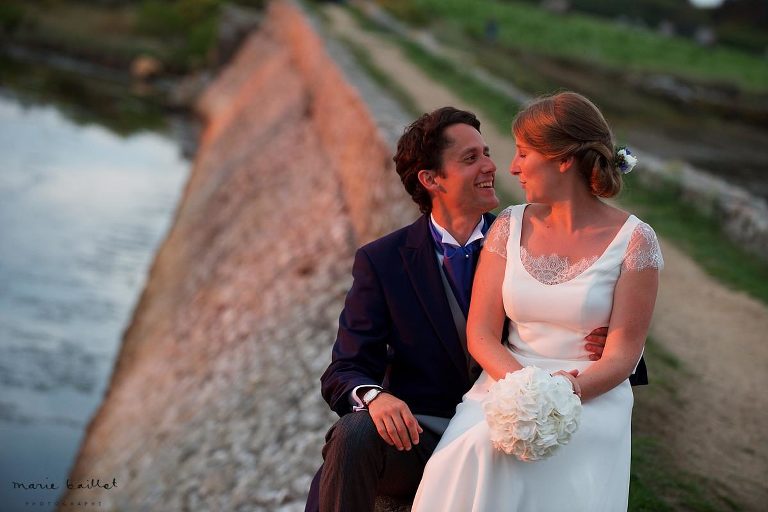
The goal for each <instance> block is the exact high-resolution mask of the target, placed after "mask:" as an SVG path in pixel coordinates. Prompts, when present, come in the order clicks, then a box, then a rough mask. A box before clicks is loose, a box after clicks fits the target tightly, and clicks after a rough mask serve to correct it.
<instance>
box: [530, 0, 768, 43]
mask: <svg viewBox="0 0 768 512" xmlns="http://www.w3.org/2000/svg"><path fill="white" fill-rule="evenodd" d="M522 1H523V2H526V3H529V4H536V5H541V4H545V5H549V6H550V7H551V8H554V9H561V10H570V11H574V12H582V13H587V14H593V15H596V16H600V17H603V18H608V19H611V20H619V21H622V22H625V23H632V24H635V25H640V26H644V27H647V28H650V29H656V30H658V31H659V32H662V33H665V34H668V35H672V34H676V35H680V36H684V37H688V38H690V39H694V40H696V39H701V41H700V42H701V43H702V44H708V45H711V44H715V43H719V44H723V45H726V46H731V47H733V48H736V49H739V50H743V51H747V52H750V53H754V54H756V55H759V56H766V57H768V53H767V52H768V30H767V29H768V2H765V1H763V0H726V1H725V2H723V3H722V4H721V5H720V6H719V7H716V8H712V9H704V8H699V7H696V6H694V5H693V4H692V3H691V2H688V1H685V0H640V1H631V0H613V1H610V2H605V1H603V0H564V1H552V0H550V1H545V2H541V1H540V0H522Z"/></svg>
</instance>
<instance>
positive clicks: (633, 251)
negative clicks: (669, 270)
mask: <svg viewBox="0 0 768 512" xmlns="http://www.w3.org/2000/svg"><path fill="white" fill-rule="evenodd" d="M646 268H656V269H659V270H661V269H662V268H664V258H662V256H661V248H660V247H659V240H658V238H656V232H655V231H653V228H652V227H651V226H649V225H648V224H646V223H645V222H641V223H640V224H638V225H637V227H636V228H635V230H634V231H633V232H632V237H631V238H630V239H629V245H628V246H627V252H626V254H625V255H624V262H623V263H622V264H621V270H622V271H625V270H643V269H646Z"/></svg>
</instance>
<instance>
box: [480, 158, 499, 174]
mask: <svg viewBox="0 0 768 512" xmlns="http://www.w3.org/2000/svg"><path fill="white" fill-rule="evenodd" d="M485 160H486V165H485V166H484V167H483V170H482V171H483V172H496V163H494V161H493V159H492V158H491V157H489V156H488V157H485Z"/></svg>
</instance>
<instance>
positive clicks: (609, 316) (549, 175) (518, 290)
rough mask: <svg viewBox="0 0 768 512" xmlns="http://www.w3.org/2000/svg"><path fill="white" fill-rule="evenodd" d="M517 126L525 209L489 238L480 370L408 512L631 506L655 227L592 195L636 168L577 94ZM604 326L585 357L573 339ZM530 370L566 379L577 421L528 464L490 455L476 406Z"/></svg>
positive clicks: (549, 102)
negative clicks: (634, 418)
mask: <svg viewBox="0 0 768 512" xmlns="http://www.w3.org/2000/svg"><path fill="white" fill-rule="evenodd" d="M513 130H514V135H515V139H516V142H517V153H516V155H515V159H514V160H513V162H512V165H511V169H510V170H511V172H512V174H513V175H514V176H516V177H517V178H518V179H519V180H520V184H521V186H522V188H523V189H524V190H525V194H526V200H527V201H528V204H524V205H517V206H511V207H509V208H507V209H506V210H504V211H503V212H502V213H501V215H500V216H499V218H498V219H497V220H496V222H495V223H494V224H493V226H492V227H491V231H490V232H489V234H488V239H487V240H488V241H487V242H486V244H485V246H484V248H483V251H482V254H481V256H480V262H479V264H478V269H477V273H476V276H475V281H474V286H473V292H472V300H471V307H470V311H469V318H468V323H467V343H468V348H469V351H470V353H471V354H472V356H473V357H474V358H475V359H476V360H477V362H478V363H480V365H481V366H482V367H483V369H484V371H483V373H482V375H481V376H480V378H479V379H478V381H477V382H476V384H475V385H474V386H473V387H472V389H470V390H469V391H468V392H467V394H466V395H464V398H463V401H462V402H461V403H460V404H459V405H458V407H457V408H456V415H455V416H454V417H453V419H452V420H451V423H450V425H449V427H448V429H447V431H446V432H445V434H444V435H443V437H442V439H441V441H440V443H439V444H438V446H437V448H436V449H435V452H434V454H433V455H432V457H431V458H430V460H429V462H428V463H427V466H426V468H425V471H424V476H423V478H422V481H421V484H420V485H419V489H418V491H417V493H416V498H415V501H414V505H413V510H414V511H426V512H431V511H435V510H440V511H447V510H456V511H461V512H464V511H489V512H492V511H494V512H495V511H501V510H505V511H512V510H517V511H521V510H523V511H544V512H546V511H554V510H566V509H567V510H576V511H589V512H595V511H606V512H615V511H617V510H626V508H627V498H628V492H629V464H630V420H631V415H632V403H633V395H632V390H631V387H630V384H629V382H628V380H627V378H628V377H629V375H630V374H631V373H632V371H633V369H634V368H635V366H636V365H637V362H638V360H639V359H640V356H641V354H642V350H643V344H644V342H645V337H646V334H647V331H648V326H649V324H650V321H651V315H652V313H653V307H654V303H655V300H656V292H657V289H658V277H659V270H660V269H661V267H662V266H663V261H662V257H661V252H660V250H659V246H658V241H657V239H656V235H655V233H654V232H653V230H652V229H651V228H650V226H648V225H647V224H645V223H643V222H642V221H640V220H639V219H638V218H637V217H635V216H634V215H630V214H628V213H627V212H624V211H622V210H619V209H617V208H614V207H613V206H609V205H608V204H606V203H604V202H603V201H601V200H600V198H601V197H612V196H614V195H616V194H617V193H618V192H619V190H620V189H621V178H622V172H628V171H629V170H631V167H632V165H633V162H634V158H633V157H632V156H631V155H629V154H628V153H627V151H626V150H624V151H620V152H618V153H617V152H615V149H614V145H613V140H612V135H611V131H610V128H609V127H608V125H607V123H606V121H605V119H604V118H603V116H602V114H601V113H600V111H599V110H598V109H597V107H596V106H595V105H594V104H593V103H592V102H590V101H589V100H588V99H586V98H585V97H583V96H581V95H579V94H576V93H573V92H562V93H559V94H555V95H553V96H548V97H543V98H540V99H538V100H536V101H535V102H534V103H533V104H531V105H530V106H528V107H527V108H526V109H525V110H523V111H521V112H520V113H519V114H518V115H517V117H516V118H515V121H514V126H513ZM506 317H508V318H509V319H510V320H511V327H510V333H509V337H508V339H507V340H506V344H505V345H501V344H499V343H498V340H499V339H500V338H501V333H502V328H503V324H504V320H505V318H506ZM606 324H607V325H608V326H609V331H608V338H607V340H606V345H605V350H604V352H603V356H602V358H601V359H600V360H599V361H591V360H590V357H589V353H588V352H586V350H585V349H584V346H583V342H582V341H581V340H582V339H583V338H584V336H585V335H586V334H587V333H588V332H590V331H591V330H592V329H593V328H594V327H596V326H600V325H606ZM533 365H535V366H538V367H539V368H543V369H545V370H547V371H548V372H550V373H553V374H555V373H556V374H560V375H563V377H564V378H567V379H568V380H569V381H570V383H571V385H572V387H573V392H574V393H575V394H576V395H578V396H579V397H580V398H581V401H582V404H583V411H582V414H581V422H580V426H579V429H578V431H577V432H576V433H575V434H574V435H573V438H572V439H571V441H570V443H568V444H567V445H565V446H562V447H560V448H559V449H558V450H557V451H556V452H555V453H554V455H553V456H552V457H550V458H548V459H545V460H540V461H535V462H522V461H520V460H518V459H517V458H515V457H514V456H512V455H507V454H505V453H503V452H500V451H497V450H496V449H494V448H493V446H492V444H491V441H490V438H489V431H488V425H487V423H486V421H485V416H484V413H483V409H482V402H483V399H484V397H485V396H486V394H487V392H488V389H489V387H490V386H491V385H492V384H493V383H494V382H495V381H496V380H497V379H500V378H502V377H504V376H505V375H506V374H507V373H508V372H515V371H517V370H520V369H521V368H523V367H526V366H533Z"/></svg>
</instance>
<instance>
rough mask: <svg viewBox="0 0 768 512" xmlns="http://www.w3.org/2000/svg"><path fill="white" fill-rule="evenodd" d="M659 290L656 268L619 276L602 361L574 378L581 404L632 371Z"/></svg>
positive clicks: (611, 387) (632, 271)
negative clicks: (579, 388) (577, 384)
mask: <svg viewBox="0 0 768 512" xmlns="http://www.w3.org/2000/svg"><path fill="white" fill-rule="evenodd" d="M658 289H659V270H658V268H645V269H643V270H628V271H624V272H622V274H621V276H620V277H619V280H618V282H617V283H616V289H615V290H614V294H613V310H612V311H611V320H610V323H609V325H608V338H607V339H606V342H605V349H604V350H603V356H602V358H601V359H600V360H599V361H597V362H595V363H594V364H593V365H592V366H590V367H589V368H588V369H587V370H585V371H584V372H583V373H581V374H580V375H578V376H577V377H576V381H577V382H578V383H579V385H580V387H581V397H582V400H589V399H590V398H594V397H596V396H599V395H601V394H603V393H605V392H606V391H608V390H610V389H613V388H614V387H616V386H618V385H619V383H621V382H622V381H623V380H625V379H626V378H628V377H629V375H630V374H631V373H632V370H633V369H634V368H635V365H636V364H637V362H638V360H639V359H640V354H641V353H642V350H643V345H644V344H645V338H646V335H647V334H648V327H649V325H650V323H651V316H652V315H653V307H654V305H655V303H656V292H657V291H658Z"/></svg>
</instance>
